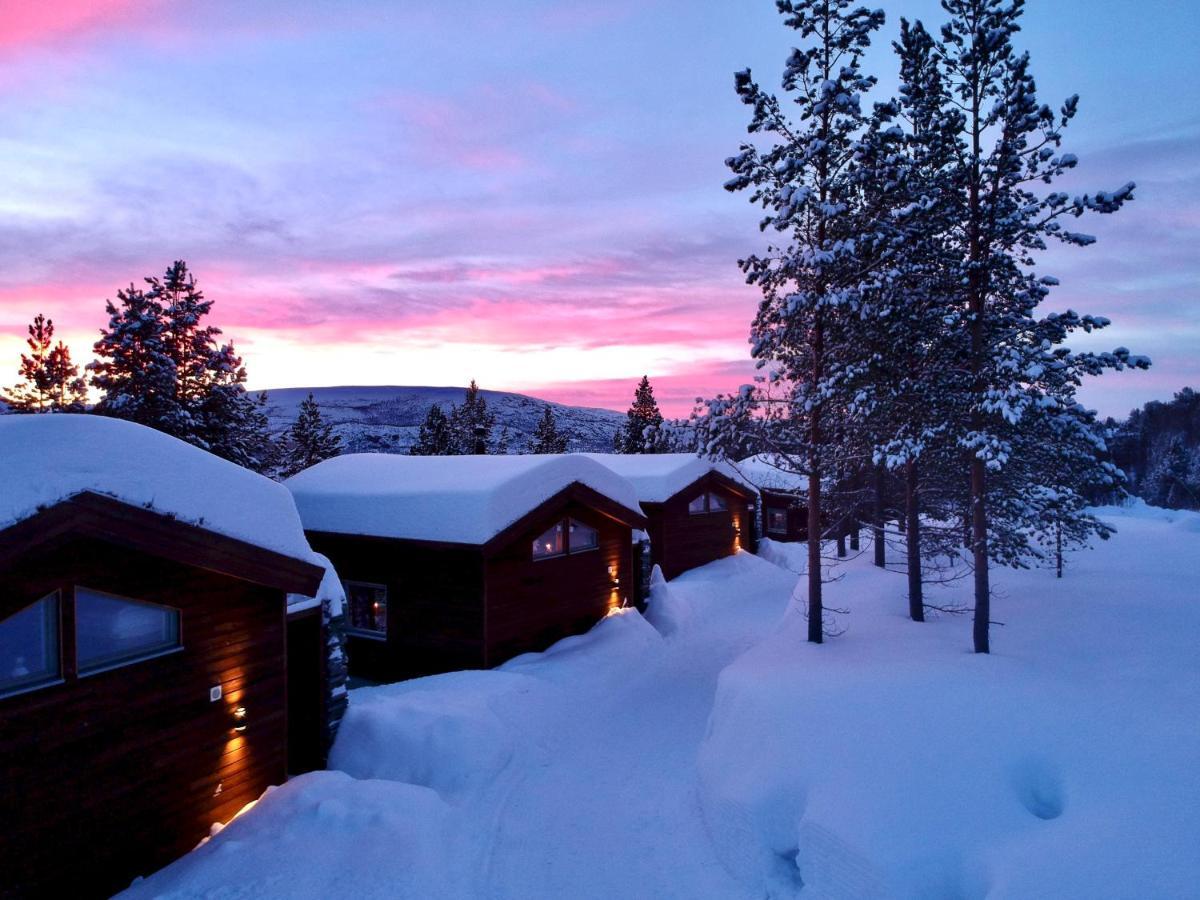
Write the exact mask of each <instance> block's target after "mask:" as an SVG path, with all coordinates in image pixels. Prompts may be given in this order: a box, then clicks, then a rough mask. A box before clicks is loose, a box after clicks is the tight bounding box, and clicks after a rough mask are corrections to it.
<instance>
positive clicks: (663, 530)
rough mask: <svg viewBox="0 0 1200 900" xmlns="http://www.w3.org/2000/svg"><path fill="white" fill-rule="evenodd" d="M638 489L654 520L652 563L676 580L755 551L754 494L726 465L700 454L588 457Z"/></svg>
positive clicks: (651, 521) (649, 517) (650, 521)
mask: <svg viewBox="0 0 1200 900" xmlns="http://www.w3.org/2000/svg"><path fill="white" fill-rule="evenodd" d="M578 455H580V456H587V457H588V458H589V459H593V460H595V461H596V462H599V463H600V464H601V465H603V466H605V467H606V468H608V469H610V470H612V471H613V472H615V473H616V474H617V475H620V476H621V477H622V478H625V479H626V480H628V481H629V483H630V484H632V485H633V488H634V490H635V491H636V493H637V498H638V502H639V503H641V506H642V509H643V510H644V511H645V513H646V518H647V520H648V522H647V525H646V531H647V533H648V534H649V536H650V558H651V562H652V563H653V564H654V565H657V566H659V567H660V568H661V569H662V572H663V575H664V576H665V577H667V578H674V577H676V576H677V575H680V574H682V573H683V572H686V571H687V570H688V569H694V568H696V567H697V566H702V565H705V564H706V563H710V562H713V561H714V560H718V559H722V558H723V557H726V556H729V555H731V554H733V553H736V552H737V551H738V550H739V549H746V550H753V549H754V529H753V522H754V507H755V504H756V502H757V495H756V493H755V491H754V489H753V488H751V487H749V486H748V485H747V484H745V483H744V482H742V481H741V480H739V479H738V478H737V475H736V473H735V472H734V471H733V470H732V469H731V468H729V466H728V465H726V464H725V463H718V462H713V461H712V460H708V459H704V458H702V457H699V456H696V455H695V454H694V453H647V454H620V453H588V454H578Z"/></svg>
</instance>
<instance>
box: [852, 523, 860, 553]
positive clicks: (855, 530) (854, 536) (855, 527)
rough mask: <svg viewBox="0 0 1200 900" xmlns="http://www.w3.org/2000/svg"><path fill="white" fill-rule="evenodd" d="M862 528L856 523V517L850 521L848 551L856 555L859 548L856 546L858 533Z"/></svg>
mask: <svg viewBox="0 0 1200 900" xmlns="http://www.w3.org/2000/svg"><path fill="white" fill-rule="evenodd" d="M861 527H862V523H861V522H859V521H858V516H855V517H854V518H853V519H851V520H850V551H851V552H852V553H857V552H858V551H859V550H860V549H861V548H860V547H859V545H858V532H859V530H860V529H861Z"/></svg>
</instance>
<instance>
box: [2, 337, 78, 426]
mask: <svg viewBox="0 0 1200 900" xmlns="http://www.w3.org/2000/svg"><path fill="white" fill-rule="evenodd" d="M25 342H26V344H28V345H29V351H30V352H29V354H28V355H26V354H24V353H22V354H21V368H20V370H19V371H20V375H21V378H22V380H23V383H22V384H18V385H17V387H15V388H14V389H13V390H12V391H11V392H9V393H8V394H7V395H6V396H5V397H4V400H5V402H6V403H7V404H8V405H9V407H11V408H12V410H13V412H26V413H37V412H82V411H83V410H84V409H85V408H86V403H87V385H86V384H85V383H84V380H83V379H82V378H80V377H79V367H78V366H76V365H74V364H73V363H72V362H71V351H70V350H69V349H68V348H67V346H66V344H64V343H63V342H62V341H59V342H58V343H57V344H55V343H54V322H53V320H51V319H47V318H46V317H45V316H43V315H41V314H40V313H39V314H38V315H37V316H35V317H34V320H33V324H31V325H30V326H29V337H28V338H27V339H26V341H25Z"/></svg>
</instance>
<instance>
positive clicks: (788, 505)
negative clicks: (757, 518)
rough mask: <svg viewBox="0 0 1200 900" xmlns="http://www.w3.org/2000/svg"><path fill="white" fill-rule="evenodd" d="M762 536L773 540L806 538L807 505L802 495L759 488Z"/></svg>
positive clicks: (799, 539)
mask: <svg viewBox="0 0 1200 900" xmlns="http://www.w3.org/2000/svg"><path fill="white" fill-rule="evenodd" d="M759 496H760V497H761V498H762V536H763V537H767V538H770V539H771V540H773V541H807V540H808V505H807V503H806V502H805V500H804V497H803V496H801V495H798V494H795V493H791V492H788V491H773V490H769V489H768V488H760V489H759Z"/></svg>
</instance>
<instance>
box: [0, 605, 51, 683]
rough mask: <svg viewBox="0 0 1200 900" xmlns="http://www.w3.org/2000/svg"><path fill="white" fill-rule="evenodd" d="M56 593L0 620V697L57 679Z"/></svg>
mask: <svg viewBox="0 0 1200 900" xmlns="http://www.w3.org/2000/svg"><path fill="white" fill-rule="evenodd" d="M58 621H59V620H58V594H57V593H54V594H50V595H48V596H46V597H43V598H42V599H41V600H39V601H37V602H36V603H33V604H30V605H29V606H27V607H25V608H24V609H23V610H21V611H20V612H18V613H14V614H13V615H11V616H9V617H8V618H7V619H5V620H4V621H2V622H0V696H4V695H5V694H15V693H19V692H20V691H28V690H32V689H33V688H37V687H42V686H44V685H47V684H52V683H54V682H56V681H58V680H59V678H60V673H61V668H60V666H59V649H58Z"/></svg>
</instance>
